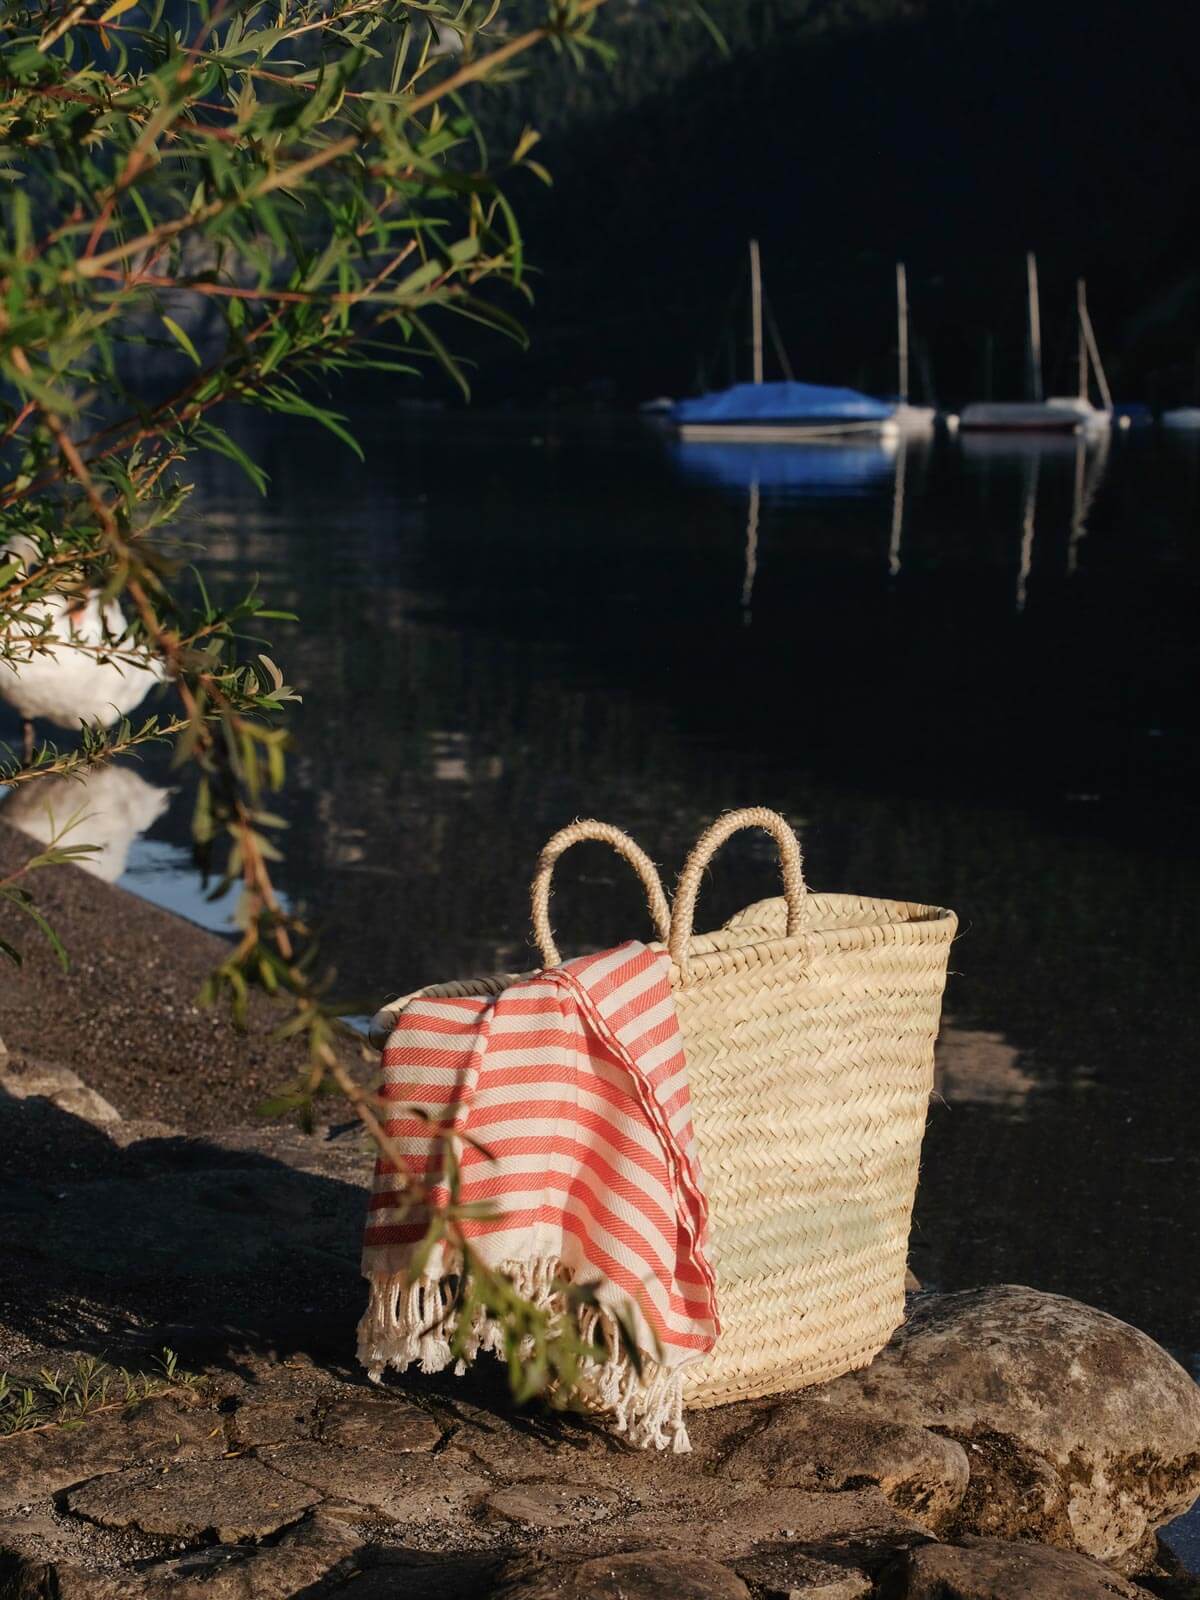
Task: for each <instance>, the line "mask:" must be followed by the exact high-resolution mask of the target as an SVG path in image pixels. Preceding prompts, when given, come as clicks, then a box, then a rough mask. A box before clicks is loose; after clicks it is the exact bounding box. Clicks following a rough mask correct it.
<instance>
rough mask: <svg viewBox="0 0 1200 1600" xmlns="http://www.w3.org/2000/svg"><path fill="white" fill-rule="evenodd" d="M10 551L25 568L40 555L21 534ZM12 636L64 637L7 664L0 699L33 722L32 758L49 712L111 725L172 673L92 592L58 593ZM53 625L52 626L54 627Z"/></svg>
mask: <svg viewBox="0 0 1200 1600" xmlns="http://www.w3.org/2000/svg"><path fill="white" fill-rule="evenodd" d="M3 555H4V556H6V557H9V558H13V557H15V558H16V559H17V560H19V561H20V562H21V563H22V564H23V565H24V566H25V567H30V566H34V565H36V564H37V563H38V561H39V560H40V554H39V552H38V549H37V546H36V545H35V544H34V543H33V541H32V540H31V539H27V538H25V537H23V536H22V537H18V538H17V539H14V540H12V541H11V542H10V544H9V545H8V547H7V549H6V550H5V551H4V552H3ZM28 609H29V615H28V618H27V620H25V621H23V622H19V623H17V624H16V625H15V626H14V627H13V630H12V634H11V638H13V639H20V638H28V639H39V638H40V636H41V635H42V634H43V631H44V632H45V636H46V638H47V639H51V640H56V641H61V648H55V645H54V644H47V645H46V646H45V647H44V648H38V649H37V650H36V651H35V652H34V653H33V654H32V655H31V656H30V657H29V659H28V660H24V661H21V662H19V663H18V662H13V661H0V700H6V701H7V702H8V704H9V705H10V706H12V707H13V708H14V710H15V711H16V712H17V713H18V714H19V715H20V717H21V718H22V720H23V721H24V723H25V749H26V757H27V758H28V756H29V755H30V754H32V740H33V723H34V721H35V719H37V718H39V717H41V718H44V719H45V720H46V721H47V722H53V723H55V724H57V726H58V727H60V728H78V727H79V726H80V724H81V723H85V722H91V723H99V724H100V726H101V727H104V728H110V727H111V726H112V725H113V723H114V722H117V721H119V719H120V718H121V717H123V716H125V715H126V714H127V713H128V712H130V711H132V710H133V709H134V707H135V706H138V705H140V704H141V703H142V701H143V700H144V699H145V698H146V696H147V695H148V694H149V692H150V690H151V689H152V688H153V687H154V685H155V684H156V683H161V682H162V681H163V679H164V677H165V676H166V672H165V669H164V667H163V664H162V662H161V661H160V660H159V659H158V658H157V657H155V656H152V655H151V654H150V652H149V651H148V650H147V649H146V648H145V646H143V645H136V644H131V643H130V642H129V640H127V639H125V637H124V635H125V630H126V628H127V626H128V624H127V623H126V620H125V614H124V612H123V611H122V610H121V607H120V605H119V604H118V602H117V601H116V600H110V601H108V602H107V604H101V600H100V591H99V590H98V589H91V590H89V591H88V593H87V594H86V596H84V597H81V598H80V599H79V600H71V599H68V598H67V596H65V595H51V596H49V597H48V598H47V599H45V600H39V601H37V602H36V603H35V604H33V605H31V606H30V607H29V608H28ZM47 625H48V626H47Z"/></svg>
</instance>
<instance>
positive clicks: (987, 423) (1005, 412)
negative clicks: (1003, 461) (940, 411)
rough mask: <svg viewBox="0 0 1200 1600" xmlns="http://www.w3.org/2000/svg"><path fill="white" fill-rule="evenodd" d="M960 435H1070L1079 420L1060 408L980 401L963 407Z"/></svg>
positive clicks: (1072, 412) (1073, 414)
mask: <svg viewBox="0 0 1200 1600" xmlns="http://www.w3.org/2000/svg"><path fill="white" fill-rule="evenodd" d="M958 425H959V427H960V428H961V429H962V430H963V432H964V433H970V432H979V433H984V432H986V433H1074V432H1075V431H1076V429H1077V428H1078V427H1079V426H1080V419H1079V417H1078V416H1077V415H1076V413H1075V412H1074V411H1071V410H1067V409H1065V408H1064V407H1062V406H1055V405H1045V404H1035V403H1033V402H1030V403H1028V404H1023V403H1021V402H1019V401H1016V402H1007V401H990V400H984V401H980V402H978V403H976V404H975V405H970V406H967V407H965V408H964V410H963V413H962V416H961V417H960V418H959V422H958Z"/></svg>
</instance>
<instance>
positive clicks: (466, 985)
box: [368, 890, 958, 1048]
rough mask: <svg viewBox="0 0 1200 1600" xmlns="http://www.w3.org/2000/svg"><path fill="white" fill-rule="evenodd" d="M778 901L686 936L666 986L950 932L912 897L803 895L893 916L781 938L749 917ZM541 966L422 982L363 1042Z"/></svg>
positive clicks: (935, 912) (953, 924) (531, 974)
mask: <svg viewBox="0 0 1200 1600" xmlns="http://www.w3.org/2000/svg"><path fill="white" fill-rule="evenodd" d="M784 904H785V902H784V900H783V899H782V897H781V896H774V897H770V896H769V897H768V898H767V899H765V900H755V901H753V902H752V903H751V904H750V905H748V906H744V907H743V908H742V910H740V911H738V912H736V913H735V914H734V915H733V916H732V917H731V918H730V919H729V921H728V922H726V923H725V924H724V925H723V926H722V927H720V928H715V929H713V931H712V932H711V933H698V934H694V935H693V936H692V937H691V938H690V939H689V940H688V974H687V978H686V981H685V980H684V977H683V973H682V969H681V968H680V966H679V964H678V963H677V962H674V961H673V962H672V963H671V987H672V989H673V990H680V991H686V990H688V989H691V988H694V987H695V985H696V983H697V982H699V981H703V980H705V979H709V978H713V977H716V976H720V975H721V974H722V973H727V972H734V971H737V970H738V969H739V968H746V967H758V966H765V965H768V964H770V963H772V962H778V961H787V960H791V959H793V958H795V957H797V956H800V957H807V958H808V959H810V960H811V959H812V957H813V956H814V955H817V954H824V953H825V952H827V951H830V950H855V949H865V948H867V947H874V948H878V945H879V939H878V933H879V930H880V929H881V928H885V929H888V930H889V938H888V940H887V942H888V943H889V944H924V945H937V944H943V943H945V944H949V943H950V942H951V940H952V939H953V938H954V935H955V932H956V931H957V928H958V917H957V915H956V914H955V913H954V912H953V911H950V910H948V909H947V908H946V907H945V906H931V905H924V904H923V903H922V902H920V901H917V900H888V899H885V898H882V897H881V896H878V895H860V894H821V893H818V892H817V891H815V890H810V891H809V893H808V895H807V896H806V904H807V905H808V907H809V908H810V915H811V911H812V910H819V909H821V908H823V907H824V908H828V909H829V910H831V911H832V910H835V909H836V908H837V907H838V906H839V905H840V906H847V907H849V906H853V907H854V908H855V909H858V910H865V911H868V912H869V911H871V910H879V911H883V910H885V909H886V910H891V911H893V912H900V913H902V914H901V915H900V916H898V917H897V916H891V917H880V918H879V919H878V920H876V921H865V922H860V923H857V924H854V925H852V926H850V927H845V928H821V927H816V928H814V927H805V928H804V929H802V931H801V932H800V933H797V934H793V935H792V937H791V938H788V937H787V935H786V934H771V933H768V932H766V930H765V929H763V928H762V926H761V924H759V925H757V926H756V924H755V923H754V922H753V921H752V920H750V919H751V917H752V914H753V913H756V912H757V913H760V914H762V913H765V911H766V908H767V907H769V906H776V905H778V906H783V905H784ZM747 932H749V933H751V934H753V933H755V932H758V933H761V934H765V937H759V938H753V937H752V938H748V939H747V938H744V937H742V938H739V935H742V934H745V933H747ZM648 947H649V948H650V949H651V950H655V951H659V952H663V953H665V952H666V950H667V946H666V943H665V942H664V941H663V940H661V939H655V940H653V941H651V942H650V943H649V946H648ZM543 970H544V969H543V968H532V969H530V970H528V971H525V972H496V973H490V974H486V975H483V974H480V975H475V976H472V977H469V978H452V979H449V980H443V981H442V982H440V983H429V984H424V985H422V987H421V988H419V989H416V990H412V991H410V992H409V993H408V994H405V995H400V996H397V997H396V998H395V999H392V1000H389V1001H387V1002H385V1004H384V1005H383V1006H381V1007H380V1009H379V1011H378V1012H377V1013H376V1015H375V1017H374V1018H373V1019H372V1022H371V1027H370V1030H369V1035H368V1037H369V1039H370V1041H371V1043H372V1044H375V1046H376V1048H379V1047H380V1046H381V1044H382V1038H383V1036H384V1031H385V1028H386V1026H387V1019H388V1017H389V1015H391V1016H394V1015H395V1014H396V1013H397V1012H399V1011H401V1010H403V1008H404V1006H405V1005H407V1004H408V1003H409V1002H410V1001H412V1000H416V999H422V998H426V999H442V998H450V997H453V996H466V995H479V996H482V995H494V994H499V993H501V992H502V991H503V990H504V989H508V988H511V986H512V985H513V984H514V983H527V982H528V981H529V980H530V979H531V978H536V977H537V975H538V973H539V972H540V971H543Z"/></svg>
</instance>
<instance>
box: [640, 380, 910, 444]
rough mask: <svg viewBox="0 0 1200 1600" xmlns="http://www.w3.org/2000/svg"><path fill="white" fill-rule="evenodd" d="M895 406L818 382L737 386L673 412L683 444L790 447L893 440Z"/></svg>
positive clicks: (687, 402)
mask: <svg viewBox="0 0 1200 1600" xmlns="http://www.w3.org/2000/svg"><path fill="white" fill-rule="evenodd" d="M894 411H895V407H894V406H891V405H889V404H888V403H887V402H886V401H884V400H874V399H872V398H871V396H870V395H866V394H860V393H859V392H858V390H857V389H837V388H828V387H826V386H825V385H824V384H819V383H795V382H787V381H780V382H777V383H763V382H762V381H761V380H760V381H758V382H756V383H735V384H733V385H732V387H731V388H728V389H720V390H718V391H717V392H716V393H715V394H702V395H698V396H697V397H696V398H695V399H693V400H679V401H677V402H676V403H675V407H674V410H673V411H672V413H671V416H672V420H673V421H674V422H675V425H676V427H677V428H678V429H679V436H680V438H681V439H693V440H699V441H705V442H710V443H716V442H720V441H724V442H727V443H735V442H736V443H753V444H787V443H789V442H795V441H799V440H804V439H822V438H830V437H837V436H839V435H840V436H844V435H846V434H869V435H874V436H877V437H885V438H886V437H893V438H894V437H895V434H896V431H897V430H896V425H895V423H894V421H893V413H894Z"/></svg>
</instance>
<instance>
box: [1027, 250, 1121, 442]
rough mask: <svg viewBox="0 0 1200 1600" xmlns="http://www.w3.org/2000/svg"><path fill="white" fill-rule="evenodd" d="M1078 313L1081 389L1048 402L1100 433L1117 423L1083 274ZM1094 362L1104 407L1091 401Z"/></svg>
mask: <svg viewBox="0 0 1200 1600" xmlns="http://www.w3.org/2000/svg"><path fill="white" fill-rule="evenodd" d="M1075 317H1076V322H1077V325H1078V326H1077V331H1078V336H1079V357H1078V365H1079V392H1078V393H1077V394H1073V395H1059V396H1055V395H1051V397H1050V399H1049V400H1048V401H1047V402H1046V404H1047V405H1051V406H1054V407H1055V408H1056V410H1059V411H1065V412H1066V413H1067V414H1068V415H1070V416H1072V417H1074V418H1075V419H1076V421H1077V422H1078V424H1079V426H1080V427H1081V428H1082V429H1083V431H1084V433H1098V432H1100V431H1101V430H1103V429H1106V428H1111V427H1112V425H1113V397H1112V390H1111V389H1110V388H1109V387H1108V379H1107V377H1106V376H1105V373H1104V363H1103V361H1101V359H1100V347H1099V345H1098V344H1097V343H1096V333H1095V330H1094V329H1093V327H1092V319H1091V317H1090V316H1089V315H1088V307H1087V284H1086V283H1085V282H1084V281H1083V279H1082V278H1077V279H1076V280H1075ZM1093 366H1094V367H1095V369H1096V383H1097V385H1098V386H1099V389H1100V398H1101V400H1102V401H1103V402H1104V403H1103V407H1100V406H1094V405H1093V404H1092V401H1091V394H1090V391H1091V386H1092V385H1091V369H1092V367H1093ZM1117 426H1118V427H1122V428H1127V427H1128V426H1129V424H1128V422H1125V421H1124V420H1118V423H1117Z"/></svg>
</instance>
